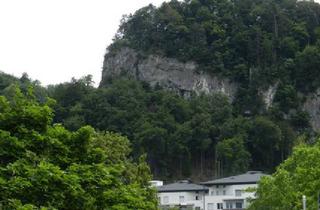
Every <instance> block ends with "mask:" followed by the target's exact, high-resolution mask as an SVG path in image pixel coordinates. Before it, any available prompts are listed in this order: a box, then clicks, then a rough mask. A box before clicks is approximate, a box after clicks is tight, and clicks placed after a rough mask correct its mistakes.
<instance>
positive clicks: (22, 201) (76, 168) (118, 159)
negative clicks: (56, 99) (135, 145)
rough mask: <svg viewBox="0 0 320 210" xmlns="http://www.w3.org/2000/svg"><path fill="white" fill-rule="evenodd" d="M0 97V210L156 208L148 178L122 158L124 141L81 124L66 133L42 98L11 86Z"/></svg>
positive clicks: (145, 172)
mask: <svg viewBox="0 0 320 210" xmlns="http://www.w3.org/2000/svg"><path fill="white" fill-rule="evenodd" d="M8 95H9V96H10V97H4V96H0V197H1V201H0V205H1V208H2V209H114V210H124V209H146V210H147V209H148V210H149V209H156V208H157V207H156V206H157V202H156V197H155V191H154V190H153V189H152V188H150V187H149V183H148V181H149V180H150V179H151V174H150V171H149V168H148V166H147V165H146V163H145V162H144V158H143V157H141V158H140V159H139V161H138V162H133V161H131V160H130V159H129V158H128V155H129V153H130V151H131V149H130V143H129V140H128V139H127V138H126V137H123V136H120V135H119V134H116V133H111V132H97V131H95V130H94V129H93V128H92V127H90V126H84V127H81V128H79V129H77V130H76V131H74V132H71V131H69V130H67V129H65V128H64V127H63V126H62V125H61V124H54V125H52V119H53V117H54V115H53V110H52V109H51V108H50V106H52V105H53V101H52V100H51V99H48V100H47V101H46V102H45V103H43V104H42V103H39V102H37V100H36V99H35V97H34V95H33V94H32V88H30V89H29V90H28V92H27V93H26V94H23V93H22V92H21V90H20V89H19V88H15V87H13V86H11V89H10V90H9V93H8Z"/></svg>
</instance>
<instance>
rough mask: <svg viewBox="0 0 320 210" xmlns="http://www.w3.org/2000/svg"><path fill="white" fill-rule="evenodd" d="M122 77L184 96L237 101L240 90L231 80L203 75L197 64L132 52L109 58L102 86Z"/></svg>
mask: <svg viewBox="0 0 320 210" xmlns="http://www.w3.org/2000/svg"><path fill="white" fill-rule="evenodd" d="M121 76H126V77H129V78H134V79H137V80H140V81H145V82H147V83H149V84H150V85H151V86H155V85H159V86H161V87H163V88H166V89H169V90H172V91H174V92H177V93H179V94H181V95H184V96H188V95H190V93H191V92H195V93H197V94H200V93H223V94H225V95H226V96H228V97H229V98H230V99H231V100H233V99H234V97H235V94H236V90H237V85H236V84H235V83H232V82H230V81H229V80H227V79H224V78H218V77H216V76H214V75H210V74H208V73H203V72H199V70H198V66H197V64H196V63H194V62H186V63H182V62H179V61H178V60H176V59H172V58H165V57H161V56H158V55H149V56H147V57H141V56H140V55H139V54H138V53H137V52H136V51H134V50H132V49H129V48H122V49H120V50H119V51H118V52H117V53H114V54H112V55H110V54H107V55H106V58H105V60H104V63H103V72H102V80H101V84H100V85H102V86H103V85H104V84H106V81H107V79H108V78H117V77H121Z"/></svg>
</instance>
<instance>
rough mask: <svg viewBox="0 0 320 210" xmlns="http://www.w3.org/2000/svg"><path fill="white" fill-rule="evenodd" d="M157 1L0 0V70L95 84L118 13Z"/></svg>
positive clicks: (52, 81) (53, 81) (48, 81)
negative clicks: (88, 78)
mask: <svg viewBox="0 0 320 210" xmlns="http://www.w3.org/2000/svg"><path fill="white" fill-rule="evenodd" d="M163 1H164V0H0V71H3V72H5V73H9V74H12V75H15V76H18V77H20V76H21V75H22V73H24V72H26V73H27V74H28V75H29V77H31V78H32V79H34V80H35V79H37V80H39V81H40V82H41V83H42V84H43V85H48V84H57V83H62V82H67V81H70V80H71V78H72V77H75V78H80V77H82V76H85V75H88V74H91V75H93V79H94V81H95V84H96V85H99V82H100V79H101V71H102V63H103V57H104V54H105V52H106V47H107V46H108V45H109V44H110V43H111V42H112V38H113V37H114V35H115V33H116V32H117V29H118V26H119V23H120V20H121V18H122V15H124V14H130V13H134V12H135V11H136V10H137V9H139V8H141V7H143V6H146V5H148V4H149V3H152V4H154V5H156V6H159V5H160V4H161V3H162V2H163ZM317 1H318V2H319V1H320V0H317Z"/></svg>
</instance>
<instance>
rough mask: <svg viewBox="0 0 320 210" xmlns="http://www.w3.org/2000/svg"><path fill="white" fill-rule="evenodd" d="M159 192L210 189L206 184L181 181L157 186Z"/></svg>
mask: <svg viewBox="0 0 320 210" xmlns="http://www.w3.org/2000/svg"><path fill="white" fill-rule="evenodd" d="M157 190H158V192H186V191H188V192H190V191H208V190H209V189H208V188H207V187H206V186H203V185H198V184H193V183H190V182H188V181H179V182H175V183H172V184H167V185H163V186H159V187H157Z"/></svg>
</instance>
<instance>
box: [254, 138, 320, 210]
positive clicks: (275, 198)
mask: <svg viewBox="0 0 320 210" xmlns="http://www.w3.org/2000/svg"><path fill="white" fill-rule="evenodd" d="M319 158H320V145H319V142H318V143H316V145H314V146H307V145H300V146H298V147H297V148H295V149H294V151H293V154H292V155H291V156H290V157H289V158H288V159H287V160H286V161H285V162H284V163H282V164H281V165H280V166H279V167H278V169H277V171H276V172H275V173H274V174H273V175H272V176H270V177H264V178H262V180H261V181H260V183H259V186H258V189H257V199H255V200H254V201H253V203H252V204H251V206H250V207H249V210H258V209H259V210H269V209H270V210H271V209H272V210H280V209H281V210H299V209H302V202H301V200H302V195H306V197H307V206H308V209H317V208H318V194H319V187H320V181H319V176H320V170H319V167H320V166H319V163H320V159H319Z"/></svg>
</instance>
